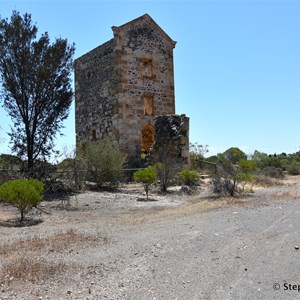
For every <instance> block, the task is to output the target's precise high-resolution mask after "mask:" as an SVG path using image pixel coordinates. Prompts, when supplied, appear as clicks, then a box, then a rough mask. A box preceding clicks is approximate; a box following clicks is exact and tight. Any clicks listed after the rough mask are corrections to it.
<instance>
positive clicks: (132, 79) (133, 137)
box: [113, 15, 175, 153]
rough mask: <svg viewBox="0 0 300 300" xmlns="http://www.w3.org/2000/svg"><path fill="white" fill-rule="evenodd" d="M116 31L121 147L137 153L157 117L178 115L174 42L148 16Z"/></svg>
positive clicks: (114, 30)
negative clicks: (175, 96) (176, 112)
mask: <svg viewBox="0 0 300 300" xmlns="http://www.w3.org/2000/svg"><path fill="white" fill-rule="evenodd" d="M113 32H114V37H115V39H116V41H117V48H116V51H117V53H118V58H119V60H118V76H119V78H120V82H121V91H120V93H119V95H118V99H119V124H120V127H119V132H120V144H121V146H122V147H123V148H124V149H126V150H127V151H128V153H136V152H140V151H141V148H142V147H141V138H142V137H141V132H142V130H143V128H144V127H145V126H147V124H149V123H150V124H153V123H154V116H158V115H165V114H174V113H175V99H174V71H173V48H174V47H175V42H174V41H172V40H171V39H170V38H169V37H168V36H167V35H166V34H165V33H164V32H163V31H162V30H161V29H160V28H159V27H158V26H157V24H156V23H154V22H153V21H152V19H151V18H149V16H147V15H146V16H142V17H140V18H138V19H137V20H134V21H132V22H129V23H127V24H125V25H123V26H121V27H113ZM142 150H143V149H142ZM144 150H145V149H144Z"/></svg>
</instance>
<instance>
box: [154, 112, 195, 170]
mask: <svg viewBox="0 0 300 300" xmlns="http://www.w3.org/2000/svg"><path fill="white" fill-rule="evenodd" d="M153 153H154V160H155V161H162V160H164V159H166V158H168V159H170V157H172V158H173V159H174V162H175V164H176V166H177V167H178V168H181V169H182V168H187V167H188V166H189V118H188V117H186V115H184V114H182V115H167V116H158V117H156V118H155V144H154V146H153Z"/></svg>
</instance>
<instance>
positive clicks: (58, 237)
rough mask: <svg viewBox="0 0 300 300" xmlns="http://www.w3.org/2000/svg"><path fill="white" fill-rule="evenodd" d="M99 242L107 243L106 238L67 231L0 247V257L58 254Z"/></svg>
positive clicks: (13, 242)
mask: <svg viewBox="0 0 300 300" xmlns="http://www.w3.org/2000/svg"><path fill="white" fill-rule="evenodd" d="M97 241H101V243H102V244H105V243H107V242H108V238H107V236H99V237H95V236H91V235H87V234H84V233H80V232H76V231H74V230H69V231H67V232H62V233H57V234H54V235H52V236H49V237H32V238H29V239H25V240H17V241H12V242H8V243H5V244H3V245H0V255H9V254H11V253H13V252H14V253H16V252H39V251H41V250H43V251H44V252H45V251H47V250H48V251H50V252H60V251H64V250H66V249H69V248H70V247H72V246H79V247H80V246H84V245H86V244H90V243H94V242H97Z"/></svg>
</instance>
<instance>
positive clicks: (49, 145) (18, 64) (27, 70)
mask: <svg viewBox="0 0 300 300" xmlns="http://www.w3.org/2000/svg"><path fill="white" fill-rule="evenodd" d="M37 32H38V28H37V26H36V25H33V24H32V20H31V15H30V14H28V13H25V14H24V15H23V16H21V15H20V13H19V12H17V11H13V13H12V16H11V19H10V21H9V20H8V19H1V20H0V73H1V83H2V90H1V94H0V95H1V96H0V97H1V98H0V100H1V102H2V105H3V107H4V108H5V109H6V111H7V112H8V114H9V116H10V117H11V119H12V121H13V126H12V128H11V132H10V138H11V144H12V150H13V151H14V152H15V153H17V155H18V156H19V157H22V158H24V159H26V160H27V161H28V169H31V168H32V166H33V163H34V161H35V160H36V159H37V158H39V157H47V156H49V155H50V154H51V152H52V150H53V147H54V139H55V136H56V133H58V132H59V131H60V130H61V128H62V127H63V121H64V120H65V119H66V118H67V117H68V113H69V108H70V105H71V102H72V98H73V92H72V87H71V72H72V65H73V55H74V51H75V47H74V44H73V45H69V44H68V43H67V40H66V39H61V38H57V39H56V40H55V42H53V43H51V42H50V38H49V36H48V33H47V32H45V33H43V34H42V35H41V36H40V37H39V38H37Z"/></svg>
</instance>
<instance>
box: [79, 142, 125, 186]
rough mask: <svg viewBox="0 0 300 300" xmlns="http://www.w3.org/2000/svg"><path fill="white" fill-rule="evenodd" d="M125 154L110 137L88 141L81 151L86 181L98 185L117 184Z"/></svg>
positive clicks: (121, 173)
mask: <svg viewBox="0 0 300 300" xmlns="http://www.w3.org/2000/svg"><path fill="white" fill-rule="evenodd" d="M125 159H126V157H125V155H123V154H122V153H121V151H120V149H119V147H118V145H114V144H113V143H112V142H111V141H110V139H108V138H104V139H102V140H100V141H94V142H88V143H87V144H86V146H85V149H84V152H83V168H84V169H85V171H86V178H87V180H88V181H92V182H96V183H97V185H98V186H99V187H101V186H103V185H108V186H109V187H116V186H118V184H119V182H120V181H121V179H122V177H123V169H124V164H125Z"/></svg>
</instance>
